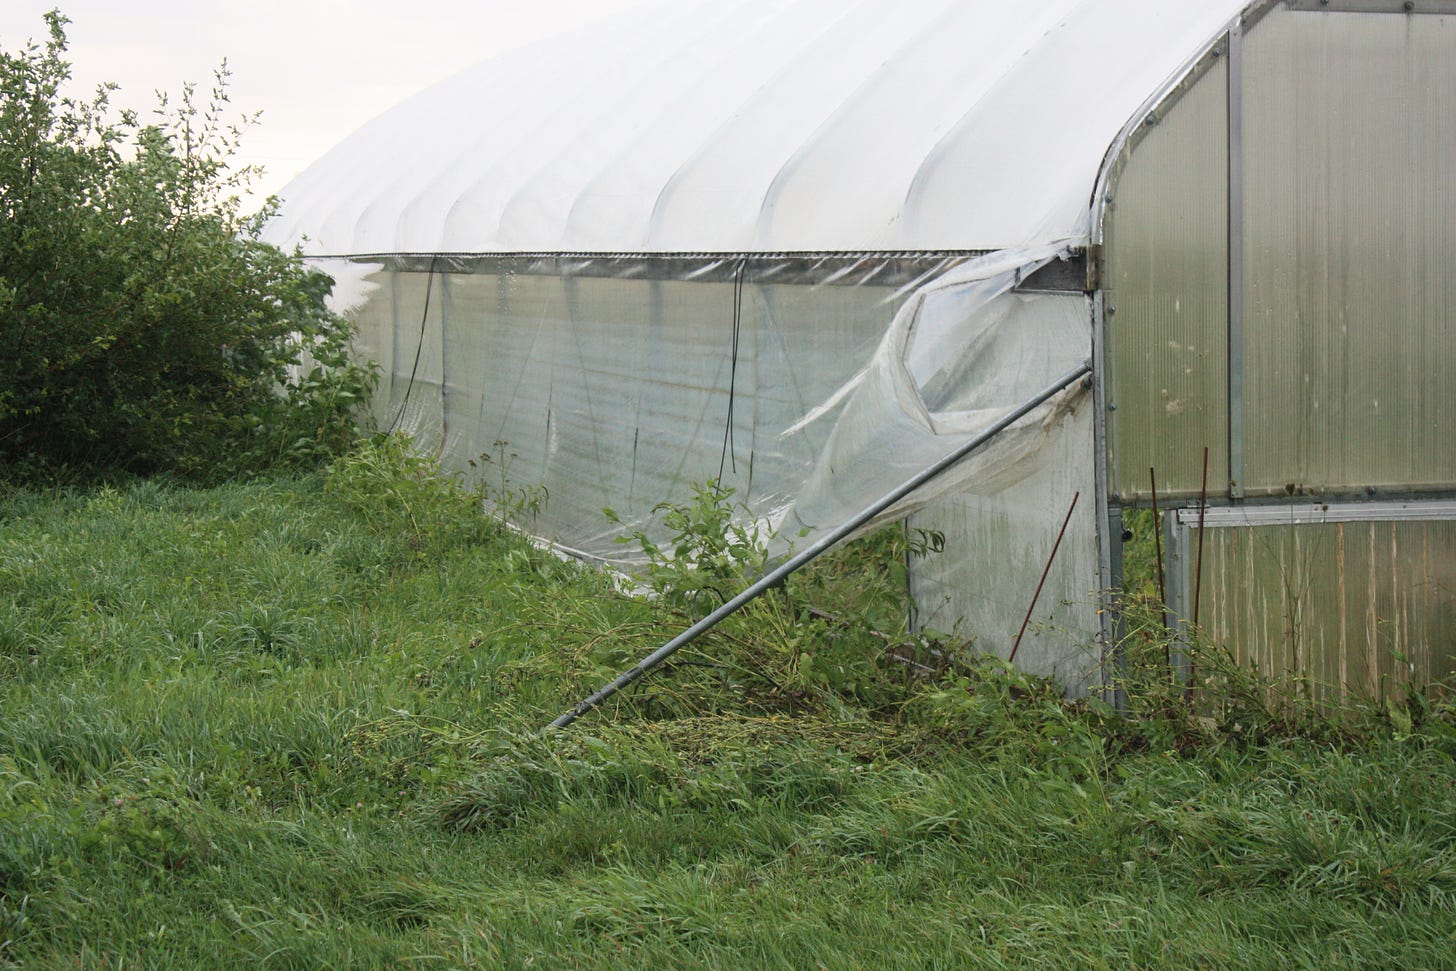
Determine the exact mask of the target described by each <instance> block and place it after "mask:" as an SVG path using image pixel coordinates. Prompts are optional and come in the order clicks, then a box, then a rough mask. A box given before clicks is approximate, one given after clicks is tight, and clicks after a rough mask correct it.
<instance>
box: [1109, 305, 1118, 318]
mask: <svg viewBox="0 0 1456 971" xmlns="http://www.w3.org/2000/svg"><path fill="white" fill-rule="evenodd" d="M1116 313H1117V308H1116V307H1108V308H1107V316H1109V317H1112V316H1114V315H1116Z"/></svg>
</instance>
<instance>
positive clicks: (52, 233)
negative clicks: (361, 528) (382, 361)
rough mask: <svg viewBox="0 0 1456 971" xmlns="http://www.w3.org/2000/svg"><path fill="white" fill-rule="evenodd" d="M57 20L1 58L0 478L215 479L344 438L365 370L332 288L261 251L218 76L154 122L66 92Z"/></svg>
mask: <svg viewBox="0 0 1456 971" xmlns="http://www.w3.org/2000/svg"><path fill="white" fill-rule="evenodd" d="M66 23H67V21H66V19H65V18H64V17H62V16H61V15H60V14H59V13H58V12H55V11H52V12H51V13H49V14H47V15H46V25H47V28H48V33H49V36H48V38H47V39H46V40H45V42H44V43H39V44H38V43H35V42H30V43H27V44H26V45H25V46H23V47H22V48H21V49H20V50H18V51H15V52H9V51H4V50H0V357H3V358H4V360H5V362H6V366H5V368H4V369H3V370H0V466H3V467H7V468H8V470H9V474H11V475H17V474H18V475H21V476H28V477H31V478H43V477H50V476H53V475H54V474H55V473H56V472H57V471H58V470H60V469H70V470H73V472H78V473H114V472H124V473H135V474H144V475H145V474H152V473H156V472H163V471H165V472H172V473H178V474H182V475H186V476H191V477H195V478H203V479H220V478H223V477H226V476H230V475H236V474H239V473H246V472H250V471H256V470H258V469H261V468H265V467H278V466H280V465H282V466H308V465H314V464H317V462H318V461H319V459H320V458H323V457H327V456H328V455H331V454H334V453H337V452H338V451H339V450H341V449H342V448H344V447H346V446H347V444H348V443H349V442H350V441H352V439H353V437H354V431H353V429H354V424H355V418H356V416H357V415H358V414H360V409H361V406H362V405H363V403H364V400H365V397H366V396H367V394H368V391H369V390H370V387H371V385H372V381H373V376H372V375H373V372H372V369H370V368H368V367H364V366H360V365H358V364H356V363H354V362H352V361H351V360H350V359H349V357H348V355H347V353H346V351H347V347H348V341H349V339H350V336H351V331H350V326H349V324H348V323H347V322H346V321H344V320H343V319H342V318H340V317H338V316H337V315H335V314H333V313H331V312H330V311H329V310H328V309H327V307H326V305H325V303H324V298H325V296H326V295H327V294H328V292H329V289H330V288H331V286H332V283H331V281H330V280H329V278H328V277H327V276H326V275H324V274H323V273H320V272H319V271H317V270H315V269H311V268H309V267H308V266H306V265H305V264H304V263H303V262H302V261H301V260H299V259H297V258H296V256H295V255H290V254H287V253H284V252H282V251H281V250H279V249H277V248H276V247H273V246H270V245H268V244H266V243H264V242H262V240H261V239H260V234H261V232H262V228H263V225H264V223H265V222H266V221H267V219H268V218H269V217H270V216H271V215H272V214H273V212H274V209H275V207H274V205H273V204H270V205H269V206H265V207H264V209H263V210H262V211H261V212H259V213H257V214H255V215H251V216H245V215H244V214H243V213H242V211H241V205H242V204H241V201H240V196H241V193H242V192H243V191H244V190H245V189H246V188H247V186H248V184H249V182H250V181H251V180H252V179H253V178H254V177H255V176H256V175H257V170H256V169H255V168H253V167H248V166H244V167H241V168H236V169H234V168H232V167H230V166H231V163H232V158H233V156H234V154H235V153H236V151H237V148H238V143H239V139H240V138H241V136H242V134H243V132H244V131H245V130H246V129H247V128H248V127H249V126H250V125H251V124H252V123H253V122H254V121H255V118H243V119H241V120H240V121H239V122H237V123H234V124H229V123H228V122H226V121H225V120H224V113H225V111H226V110H227V106H228V95H227V78H228V74H227V70H226V66H225V65H224V66H223V68H221V69H219V71H218V72H217V74H216V82H215V84H214V86H213V87H212V89H211V92H210V95H209V96H207V97H205V98H204V97H202V96H200V95H199V94H198V93H197V91H196V89H195V88H194V87H193V86H191V85H188V86H186V87H184V88H183V89H182V93H181V96H180V98H178V99H177V100H176V101H175V103H174V102H169V101H168V99H167V98H166V97H161V98H160V100H159V103H158V105H157V107H156V111H155V115H154V117H153V118H152V119H151V120H149V121H146V122H144V121H143V120H142V119H141V117H140V116H139V115H138V114H137V113H136V112H134V111H130V110H118V109H115V108H113V106H112V104H111V98H112V95H113V94H114V92H115V86H114V85H103V86H102V87H100V88H99V89H98V90H97V91H96V93H95V94H94V95H93V96H92V97H91V98H90V99H85V100H78V99H75V98H73V97H71V96H69V95H68V94H67V93H66V82H67V80H68V79H69V77H70V65H69V63H68V62H67V61H66V60H65V57H64V56H65V53H66V35H65V24H66Z"/></svg>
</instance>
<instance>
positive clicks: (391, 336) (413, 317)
mask: <svg viewBox="0 0 1456 971" xmlns="http://www.w3.org/2000/svg"><path fill="white" fill-rule="evenodd" d="M327 268H328V267H327V266H325V269H327ZM370 282H371V284H372V285H374V287H376V289H374V290H373V293H372V295H371V297H370V298H369V299H368V300H367V301H366V302H365V303H364V304H363V305H362V306H360V307H359V308H357V310H356V311H355V312H354V313H353V314H352V315H351V316H352V317H353V319H354V322H355V325H356V326H357V327H358V331H359V333H358V338H357V340H356V342H355V344H356V354H357V356H358V357H360V358H362V359H364V360H370V361H374V362H375V363H377V364H378V365H379V385H378V388H377V389H376V392H375V396H374V406H373V412H374V420H375V422H376V424H377V425H378V426H379V428H381V429H383V430H395V429H397V430H399V431H403V432H405V433H407V434H409V435H411V436H412V437H414V439H415V441H416V442H417V443H418V444H419V445H420V446H421V447H422V448H424V449H426V450H430V451H433V450H435V449H437V448H438V447H439V444H440V441H441V437H442V436H443V434H444V431H445V425H444V423H445V356H444V343H443V338H444V333H443V326H442V319H443V313H442V311H443V304H444V294H443V292H442V287H441V285H440V281H439V280H438V278H437V279H436V280H434V281H431V279H430V277H429V275H428V274H423V273H421V274H403V275H402V274H396V273H387V272H380V273H376V274H373V275H372V276H371V277H370Z"/></svg>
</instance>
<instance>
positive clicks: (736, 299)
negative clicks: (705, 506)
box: [718, 260, 748, 483]
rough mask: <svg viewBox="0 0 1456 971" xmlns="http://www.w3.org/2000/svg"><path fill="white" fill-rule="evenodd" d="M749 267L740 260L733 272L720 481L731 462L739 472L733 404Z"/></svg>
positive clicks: (734, 469) (736, 384)
mask: <svg viewBox="0 0 1456 971" xmlns="http://www.w3.org/2000/svg"><path fill="white" fill-rule="evenodd" d="M747 269H748V261H747V260H739V261H738V269H737V270H735V271H734V272H733V344H732V355H733V357H732V362H731V364H730V365H729V370H728V420H727V422H726V423H725V424H724V426H723V451H722V453H721V454H720V455H719V456H718V481H719V482H720V483H721V482H722V481H723V466H724V465H725V464H730V463H731V464H730V467H731V468H732V470H733V473H734V474H735V475H736V474H737V473H738V456H737V455H735V454H734V453H735V451H736V448H735V443H734V441H733V406H734V405H735V404H736V402H737V397H738V335H739V331H740V328H741V326H742V323H743V274H744V271H745V270H747Z"/></svg>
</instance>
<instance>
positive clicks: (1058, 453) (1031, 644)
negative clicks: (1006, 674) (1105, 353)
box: [910, 400, 1102, 695]
mask: <svg viewBox="0 0 1456 971" xmlns="http://www.w3.org/2000/svg"><path fill="white" fill-rule="evenodd" d="M1018 472H1020V473H1021V475H1020V477H1019V478H1016V479H1015V480H1013V481H1006V482H1003V483H1001V484H1000V486H999V487H998V488H996V489H994V490H984V489H978V488H975V487H973V488H972V489H971V490H968V491H966V492H963V493H956V494H952V495H949V496H946V497H945V498H942V499H940V500H937V501H936V502H934V503H932V504H931V505H929V506H927V507H926V508H925V509H923V510H921V511H920V512H917V513H916V514H915V515H914V516H912V517H911V519H910V525H911V526H913V527H917V528H922V529H933V530H939V531H940V532H941V533H942V534H943V535H944V537H945V549H944V550H943V551H942V552H941V553H939V554H934V555H931V556H929V557H927V558H925V559H924V560H920V561H917V562H916V563H915V564H914V569H913V570H912V573H911V592H912V594H913V596H914V598H915V602H916V604H917V605H918V607H919V621H920V623H921V625H922V626H923V627H930V628H933V629H936V630H942V631H946V632H951V631H954V632H955V633H956V634H958V635H960V636H965V637H971V638H974V646H975V648H976V649H977V650H980V651H987V652H990V653H992V654H995V655H997V656H998V657H1002V658H1005V657H1007V656H1009V654H1010V653H1011V650H1012V647H1013V646H1014V644H1015V642H1016V635H1017V631H1018V630H1019V628H1020V627H1021V623H1022V620H1023V619H1024V618H1025V617H1026V613H1027V611H1028V610H1029V609H1031V608H1032V604H1033V599H1034V600H1035V609H1034V611H1033V612H1032V615H1031V621H1030V623H1029V624H1028V625H1027V628H1026V633H1025V635H1024V636H1023V637H1022V641H1021V646H1020V648H1019V649H1018V650H1017V652H1016V664H1017V666H1018V667H1019V668H1021V669H1022V670H1026V671H1030V672H1033V673H1036V674H1040V675H1044V676H1047V677H1052V678H1055V679H1057V681H1058V682H1060V683H1061V684H1062V685H1063V686H1064V687H1066V688H1067V689H1068V691H1069V692H1070V693H1071V694H1073V695H1082V694H1084V693H1086V692H1087V691H1089V690H1094V689H1095V688H1096V686H1097V685H1099V684H1101V682H1102V669H1101V654H1100V648H1099V646H1098V644H1097V643H1096V634H1097V609H1098V606H1099V600H1098V596H1097V593H1096V587H1097V577H1096V572H1095V564H1096V562H1097V526H1096V520H1097V517H1096V512H1095V510H1096V503H1095V501H1094V499H1093V462H1092V409H1091V401H1090V400H1084V402H1083V406H1082V407H1080V408H1077V409H1076V410H1074V411H1072V412H1071V413H1069V414H1066V415H1065V416H1063V419H1062V420H1061V421H1060V422H1059V423H1058V424H1057V426H1056V428H1055V430H1054V431H1053V432H1052V433H1051V435H1050V437H1049V438H1048V439H1047V441H1046V443H1045V445H1044V446H1043V448H1042V449H1040V450H1039V451H1038V452H1037V453H1036V457H1035V459H1034V460H1033V461H1029V462H1025V463H1022V464H1021V466H1020V467H1019V468H1018ZM1079 492H1080V496H1078V497H1077V505H1076V508H1075V509H1073V510H1072V519H1071V521H1070V523H1069V525H1068V527H1067V533H1066V536H1065V537H1064V538H1063V539H1062V542H1061V546H1060V547H1056V540H1057V533H1058V531H1059V530H1060V528H1061V525H1062V522H1063V520H1064V519H1065V517H1066V514H1067V511H1068V509H1069V508H1071V505H1072V500H1073V497H1074V496H1077V494H1078V493H1079ZM1054 547H1055V548H1056V556H1055V558H1052V551H1053V548H1054ZM1048 561H1050V562H1051V570H1050V572H1049V573H1048V575H1047V582H1046V585H1045V586H1044V587H1043V589H1042V591H1041V594H1040V596H1036V586H1037V581H1038V580H1039V579H1040V577H1041V574H1042V571H1043V570H1044V569H1045V568H1046V566H1047V563H1048Z"/></svg>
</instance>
